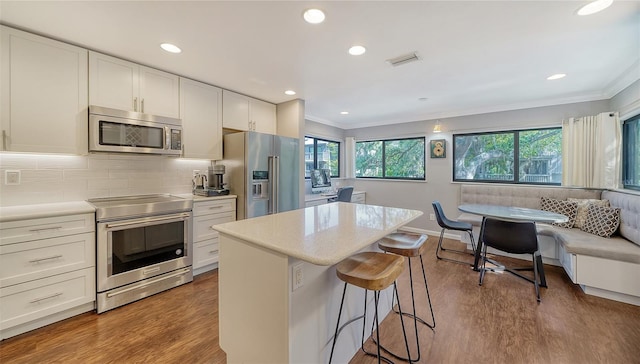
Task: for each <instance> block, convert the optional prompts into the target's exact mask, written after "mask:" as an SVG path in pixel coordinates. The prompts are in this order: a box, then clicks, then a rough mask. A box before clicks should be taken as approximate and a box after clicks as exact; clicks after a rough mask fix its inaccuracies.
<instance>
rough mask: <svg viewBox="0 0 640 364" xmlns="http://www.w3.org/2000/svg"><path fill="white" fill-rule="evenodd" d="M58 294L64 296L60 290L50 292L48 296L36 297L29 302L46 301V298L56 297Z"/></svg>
mask: <svg viewBox="0 0 640 364" xmlns="http://www.w3.org/2000/svg"><path fill="white" fill-rule="evenodd" d="M58 296H62V292H58V293H54V294H50V295H48V296H44V297H40V298H36V299H35V300H31V301H29V303H38V302H40V301H44V300H48V299H50V298H56V297H58Z"/></svg>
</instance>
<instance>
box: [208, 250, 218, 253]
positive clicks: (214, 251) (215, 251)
mask: <svg viewBox="0 0 640 364" xmlns="http://www.w3.org/2000/svg"><path fill="white" fill-rule="evenodd" d="M209 254H218V250H212V251H210V252H209Z"/></svg>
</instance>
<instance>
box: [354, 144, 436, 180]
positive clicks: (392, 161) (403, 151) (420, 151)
mask: <svg viewBox="0 0 640 364" xmlns="http://www.w3.org/2000/svg"><path fill="white" fill-rule="evenodd" d="M424 148H425V138H424V137H421V138H408V139H391V140H376V141H366V142H356V177H364V178H388V179H407V180H424V179H425V172H424V171H425V164H424V162H425V161H424V155H425V149H424Z"/></svg>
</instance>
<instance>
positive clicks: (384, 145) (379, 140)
mask: <svg viewBox="0 0 640 364" xmlns="http://www.w3.org/2000/svg"><path fill="white" fill-rule="evenodd" d="M414 139H421V140H422V145H423V156H422V163H423V166H422V169H423V170H424V175H423V176H422V177H421V178H420V177H418V178H410V177H387V176H385V174H386V143H387V142H397V141H401V140H414ZM376 142H381V143H382V177H368V176H357V175H355V178H362V179H372V180H393V181H426V180H427V137H426V136H419V137H406V138H392V139H368V140H358V141H356V149H357V148H358V143H376ZM356 159H357V157H356V156H354V165H356V164H357V162H356Z"/></svg>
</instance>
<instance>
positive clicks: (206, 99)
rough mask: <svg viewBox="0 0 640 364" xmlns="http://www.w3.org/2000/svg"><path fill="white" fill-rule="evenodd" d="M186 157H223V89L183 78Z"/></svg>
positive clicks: (183, 136)
mask: <svg viewBox="0 0 640 364" xmlns="http://www.w3.org/2000/svg"><path fill="white" fill-rule="evenodd" d="M180 118H181V119H182V147H183V149H184V150H183V157H186V158H200V159H211V160H220V159H222V89H220V88H217V87H214V86H211V85H207V84H204V83H201V82H197V81H193V80H189V79H186V78H180Z"/></svg>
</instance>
